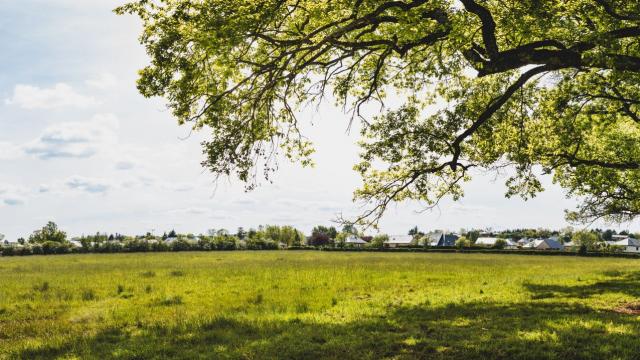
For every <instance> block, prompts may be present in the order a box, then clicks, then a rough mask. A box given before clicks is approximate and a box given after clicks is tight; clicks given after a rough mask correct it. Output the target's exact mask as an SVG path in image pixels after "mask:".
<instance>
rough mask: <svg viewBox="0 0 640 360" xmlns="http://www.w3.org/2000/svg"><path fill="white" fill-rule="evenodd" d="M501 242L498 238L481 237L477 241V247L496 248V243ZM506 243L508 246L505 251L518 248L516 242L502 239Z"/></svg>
mask: <svg viewBox="0 0 640 360" xmlns="http://www.w3.org/2000/svg"><path fill="white" fill-rule="evenodd" d="M498 240H500V238H497V237H479V238H478V239H477V240H476V245H479V246H488V247H494V246H496V242H497V241H498ZM502 240H504V241H505V243H506V245H505V247H504V248H505V249H516V248H517V247H518V244H517V243H516V242H514V241H513V240H511V239H502Z"/></svg>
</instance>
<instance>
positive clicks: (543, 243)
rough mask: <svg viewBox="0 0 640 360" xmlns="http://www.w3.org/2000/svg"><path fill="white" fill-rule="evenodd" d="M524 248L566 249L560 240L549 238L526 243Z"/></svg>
mask: <svg viewBox="0 0 640 360" xmlns="http://www.w3.org/2000/svg"><path fill="white" fill-rule="evenodd" d="M524 248H527V249H536V250H564V245H562V244H561V243H560V242H559V241H558V240H555V239H551V238H549V239H536V240H533V241H531V242H530V243H528V244H527V245H525V246H524Z"/></svg>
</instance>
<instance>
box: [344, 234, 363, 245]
mask: <svg viewBox="0 0 640 360" xmlns="http://www.w3.org/2000/svg"><path fill="white" fill-rule="evenodd" d="M344 243H345V244H347V245H351V246H355V247H363V246H365V245H366V244H368V243H367V242H366V241H364V240H362V239H361V238H360V237H359V236H356V235H349V236H348V237H347V238H346V239H345V240H344Z"/></svg>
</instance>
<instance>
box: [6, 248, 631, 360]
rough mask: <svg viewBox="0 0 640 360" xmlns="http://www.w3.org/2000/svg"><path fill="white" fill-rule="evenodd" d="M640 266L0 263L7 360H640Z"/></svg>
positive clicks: (421, 260) (257, 259)
mask: <svg viewBox="0 0 640 360" xmlns="http://www.w3.org/2000/svg"><path fill="white" fill-rule="evenodd" d="M638 299H640V261H638V260H630V259H615V258H577V257H576V258H574V257H555V256H549V257H547V256H522V255H496V254H492V255H488V254H429V253H417V254H414V253H401V254H393V253H338V252H329V253H324V252H295V251H290V252H284V251H281V252H219V253H216V252H209V253H155V254H114V255H69V256H51V257H37V256H33V257H25V258H0V358H2V359H4V358H25V359H38V358H65V359H69V358H72V359H73V358H78V359H107V358H108V359H111V358H116V359H147V358H183V359H198V358H206V359H211V358H214V359H218V358H222V359H226V358H231V359H236V358H238V359H269V358H280V359H319V358H332V359H384V358H387V359H412V358H445V359H473V358H491V359H493V358H498V359H499V358H502V359H546V358H562V359H565V360H566V359H578V358H579V359H588V358H592V359H603V358H606V359H638V358H640V355H639V354H640V316H638V315H627V314H619V313H617V312H614V311H612V309H613V308H615V307H617V306H619V305H620V304H623V303H627V302H631V301H637V300H638Z"/></svg>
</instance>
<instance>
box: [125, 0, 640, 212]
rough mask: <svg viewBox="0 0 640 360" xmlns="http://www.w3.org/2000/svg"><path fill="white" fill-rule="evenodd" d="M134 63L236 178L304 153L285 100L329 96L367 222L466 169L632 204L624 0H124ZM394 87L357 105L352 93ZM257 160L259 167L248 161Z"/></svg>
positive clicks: (307, 158) (515, 185)
mask: <svg viewBox="0 0 640 360" xmlns="http://www.w3.org/2000/svg"><path fill="white" fill-rule="evenodd" d="M116 11H117V12H118V13H121V14H122V13H133V14H136V15H138V16H139V17H140V18H141V19H142V22H143V25H144V28H143V29H144V30H143V32H142V35H141V37H140V41H141V43H142V44H144V45H145V46H146V49H147V52H148V54H149V55H150V57H151V63H150V64H149V65H148V66H147V67H145V68H144V69H143V70H141V72H140V79H139V82H138V87H139V90H140V91H141V92H142V94H144V95H145V96H149V97H151V96H161V97H165V98H166V99H167V100H168V104H169V107H170V108H171V109H172V111H173V114H174V115H175V116H176V117H177V119H178V120H179V122H180V123H181V124H189V125H190V126H192V127H193V128H194V129H202V128H206V129H207V131H209V132H210V133H211V137H210V138H209V140H208V141H206V142H204V144H203V146H204V152H205V155H206V160H205V161H204V163H203V165H204V166H206V167H207V168H209V169H210V170H211V171H212V172H213V173H215V174H219V175H237V176H238V177H239V178H240V179H241V180H243V181H245V182H246V183H247V184H248V187H249V188H252V187H253V186H255V184H256V181H257V180H256V179H257V177H258V175H259V174H260V173H263V174H264V176H266V177H267V178H269V175H270V174H271V173H272V172H273V171H274V170H275V169H276V163H275V155H276V154H277V153H279V152H281V153H284V154H285V155H287V156H288V157H289V158H291V159H292V160H294V161H299V162H300V163H301V164H302V165H311V164H312V162H311V155H312V153H313V147H312V145H311V144H310V143H309V142H308V141H307V140H306V138H305V137H304V136H303V134H301V132H300V130H299V126H298V119H297V118H296V115H295V114H296V111H298V110H299V109H300V107H302V106H304V105H307V104H310V103H312V104H313V103H317V102H319V101H322V99H323V97H324V96H325V95H328V94H330V95H333V97H335V98H336V99H338V102H339V104H340V105H343V106H345V107H346V108H348V109H351V111H352V112H353V115H354V119H360V120H361V121H362V122H363V130H362V142H361V146H362V153H361V161H360V162H359V163H358V164H356V165H355V169H356V170H357V171H358V172H359V173H360V174H361V175H362V177H363V180H364V185H363V186H362V187H361V188H360V189H358V190H356V192H355V199H356V200H362V201H364V202H367V203H368V204H369V205H370V206H369V210H368V211H367V212H366V213H364V214H363V216H362V217H361V218H359V220H360V221H361V222H364V223H366V224H375V223H376V222H377V220H378V219H379V218H380V216H382V214H383V213H384V210H385V209H386V207H387V205H388V204H389V203H390V202H392V201H402V200H409V199H411V200H419V201H422V202H424V203H426V204H428V205H429V206H431V205H435V204H437V202H438V201H439V200H440V199H442V198H443V197H445V196H451V197H452V198H453V199H458V198H460V197H461V196H462V195H463V194H462V188H461V184H462V183H463V182H464V181H467V180H469V179H470V175H471V174H470V169H473V168H477V169H480V170H482V171H499V170H500V169H503V168H510V169H512V170H511V171H510V174H511V176H510V177H509V178H508V180H507V181H506V187H507V196H513V195H520V196H522V197H524V198H529V197H532V196H535V195H536V193H538V192H540V191H542V190H543V188H542V185H541V183H540V181H539V179H538V176H539V174H540V172H539V171H538V170H539V169H541V170H542V172H543V173H548V174H552V175H553V179H554V181H555V182H556V183H558V184H560V185H561V186H562V187H564V188H565V189H566V190H567V193H568V195H570V196H574V197H577V198H580V199H581V200H582V201H581V205H580V206H579V208H578V209H576V211H572V212H569V213H568V216H569V218H570V219H572V220H576V221H579V220H592V219H595V218H599V217H603V216H604V217H606V218H608V219H610V220H626V219H631V218H634V217H635V216H637V215H638V214H639V213H640V196H639V192H640V147H639V146H638V144H639V143H638V140H639V139H640V128H639V125H640V97H639V90H640V87H639V85H640V42H639V40H640V2H639V1H637V0H545V1H543V0H500V1H498V0H483V1H481V0H475V1H474V0H460V1H453V0H333V1H328V0H156V1H152V0H138V1H133V2H131V3H129V4H127V5H124V6H122V7H120V8H118V9H117V10H116ZM390 96H394V97H398V96H400V97H401V98H402V99H403V100H404V101H403V104H402V105H401V106H399V107H395V108H387V109H386V110H385V111H384V112H383V113H381V114H380V115H379V116H376V117H374V118H364V117H359V116H357V115H360V109H361V106H362V105H363V104H367V103H369V102H384V100H385V99H387V98H389V97H390ZM261 167H263V171H260V168H261Z"/></svg>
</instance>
